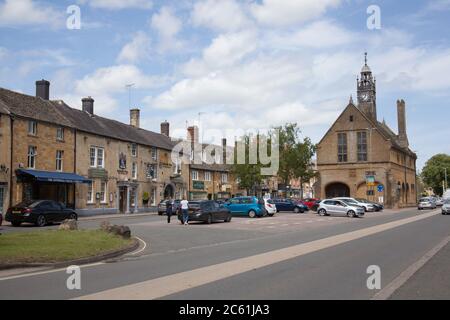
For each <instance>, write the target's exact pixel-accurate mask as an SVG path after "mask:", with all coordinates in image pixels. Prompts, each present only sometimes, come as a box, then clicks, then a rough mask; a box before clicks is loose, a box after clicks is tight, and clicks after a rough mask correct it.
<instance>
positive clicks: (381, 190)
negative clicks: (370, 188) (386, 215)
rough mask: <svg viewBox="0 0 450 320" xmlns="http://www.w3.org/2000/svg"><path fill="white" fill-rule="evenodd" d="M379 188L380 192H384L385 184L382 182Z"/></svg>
mask: <svg viewBox="0 0 450 320" xmlns="http://www.w3.org/2000/svg"><path fill="white" fill-rule="evenodd" d="M377 189H378V192H383V191H384V186H383V185H382V184H379V185H378V187H377Z"/></svg>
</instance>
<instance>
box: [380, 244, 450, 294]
mask: <svg viewBox="0 0 450 320" xmlns="http://www.w3.org/2000/svg"><path fill="white" fill-rule="evenodd" d="M449 242H450V236H449V237H446V238H445V239H444V240H442V241H441V242H440V243H439V244H438V245H437V246H435V247H434V248H433V249H431V250H430V251H428V252H427V253H426V254H425V255H424V256H423V257H422V258H420V259H419V260H418V261H417V262H415V263H413V264H412V265H410V266H409V267H408V268H407V269H406V270H405V271H403V272H402V273H401V274H400V275H399V276H398V277H397V278H395V279H394V280H392V281H391V282H390V283H389V284H388V285H387V286H385V287H384V288H383V289H382V290H381V291H379V292H378V293H377V294H375V295H374V296H373V297H372V299H371V300H387V299H389V297H390V296H391V295H392V294H393V293H394V292H395V291H396V290H397V289H399V288H400V287H401V286H402V285H404V284H405V283H406V281H408V280H409V279H410V278H411V277H412V276H413V275H414V274H415V273H416V272H417V271H419V270H420V268H422V267H423V266H424V265H425V264H426V263H427V262H428V261H429V260H430V259H431V258H433V257H434V256H435V255H436V254H437V253H438V252H439V251H440V250H441V249H442V248H443V247H445V246H446V245H447V244H448V243H449Z"/></svg>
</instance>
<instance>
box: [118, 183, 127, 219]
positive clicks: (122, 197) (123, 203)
mask: <svg viewBox="0 0 450 320" xmlns="http://www.w3.org/2000/svg"><path fill="white" fill-rule="evenodd" d="M119 211H120V213H126V211H127V187H119Z"/></svg>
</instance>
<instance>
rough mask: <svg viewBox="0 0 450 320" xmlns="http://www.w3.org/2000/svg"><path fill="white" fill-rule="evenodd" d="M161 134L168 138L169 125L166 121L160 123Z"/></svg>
mask: <svg viewBox="0 0 450 320" xmlns="http://www.w3.org/2000/svg"><path fill="white" fill-rule="evenodd" d="M161 134H163V135H165V136H166V137H170V124H169V122H167V120H166V121H164V122H161Z"/></svg>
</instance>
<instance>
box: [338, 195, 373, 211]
mask: <svg viewBox="0 0 450 320" xmlns="http://www.w3.org/2000/svg"><path fill="white" fill-rule="evenodd" d="M334 200H340V201H344V202H345V203H346V204H348V205H350V206H359V207H362V208H363V209H364V211H365V212H373V211H375V207H374V205H373V204H371V203H368V202H361V201H358V200H356V199H355V198H334Z"/></svg>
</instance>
